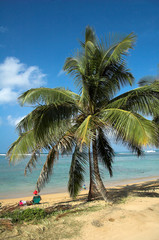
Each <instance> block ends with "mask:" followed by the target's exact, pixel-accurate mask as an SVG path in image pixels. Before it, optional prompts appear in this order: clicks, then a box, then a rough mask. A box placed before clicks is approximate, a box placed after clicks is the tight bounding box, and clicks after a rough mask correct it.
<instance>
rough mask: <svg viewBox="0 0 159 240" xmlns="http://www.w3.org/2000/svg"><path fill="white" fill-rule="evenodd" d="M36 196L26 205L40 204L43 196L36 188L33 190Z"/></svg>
mask: <svg viewBox="0 0 159 240" xmlns="http://www.w3.org/2000/svg"><path fill="white" fill-rule="evenodd" d="M33 194H34V196H33V199H32V200H31V201H26V205H32V204H39V203H40V201H41V196H40V195H39V194H38V191H37V190H35V191H34V192H33Z"/></svg>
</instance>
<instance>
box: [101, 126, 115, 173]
mask: <svg viewBox="0 0 159 240" xmlns="http://www.w3.org/2000/svg"><path fill="white" fill-rule="evenodd" d="M97 152H98V155H99V160H100V161H101V162H102V163H103V165H104V166H105V167H106V168H107V169H108V171H109V174H110V176H111V177H112V176H113V171H112V163H113V157H114V156H115V153H114V150H113V149H112V147H111V146H110V144H109V142H108V140H107V138H106V136H105V135H104V132H103V130H102V129H101V128H100V129H99V131H98V137H97Z"/></svg>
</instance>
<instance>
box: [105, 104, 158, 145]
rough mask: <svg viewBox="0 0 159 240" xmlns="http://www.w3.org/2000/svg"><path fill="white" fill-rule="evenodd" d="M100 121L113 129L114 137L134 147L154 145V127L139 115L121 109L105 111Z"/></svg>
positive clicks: (155, 131)
mask: <svg viewBox="0 0 159 240" xmlns="http://www.w3.org/2000/svg"><path fill="white" fill-rule="evenodd" d="M102 120H104V121H105V122H106V123H109V124H110V125H111V126H112V127H113V128H114V129H115V131H116V135H119V136H120V137H121V138H122V139H124V141H128V142H129V141H130V142H131V144H132V145H134V146H135V145H137V146H143V145H144V146H146V145H151V144H156V137H157V132H158V131H157V129H156V126H155V125H154V124H153V123H152V121H150V120H147V119H145V118H144V117H142V116H141V115H139V114H136V113H132V112H129V111H126V110H122V109H115V108H114V109H106V110H103V112H102Z"/></svg>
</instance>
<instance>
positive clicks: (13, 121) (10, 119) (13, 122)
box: [7, 115, 25, 126]
mask: <svg viewBox="0 0 159 240" xmlns="http://www.w3.org/2000/svg"><path fill="white" fill-rule="evenodd" d="M24 117H25V116H23V117H17V118H15V117H12V116H11V115H8V117H7V120H8V122H9V124H10V125H11V126H16V125H17V124H18V123H19V122H20V121H21V120H22V119H23V118H24Z"/></svg>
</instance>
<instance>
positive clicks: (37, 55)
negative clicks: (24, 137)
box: [0, 0, 159, 153]
mask: <svg viewBox="0 0 159 240" xmlns="http://www.w3.org/2000/svg"><path fill="white" fill-rule="evenodd" d="M158 12H159V1H158V0H144V1H141V0H134V1H133V0H111V1H107V0H105V1H104V0H103V1H102V0H26V1H24V0H19V1H18V0H14V1H13V0H10V1H9V0H1V1H0V153H5V152H6V151H7V150H8V148H9V145H10V144H11V143H12V142H13V141H14V140H16V138H17V134H16V131H15V125H16V123H18V121H19V120H20V119H21V118H22V117H23V116H25V115H26V114H27V113H29V112H30V111H31V109H30V108H29V107H25V108H22V107H20V106H19V105H18V103H17V100H16V99H17V97H18V96H19V95H20V94H21V93H22V92H24V91H26V90H27V89H29V88H32V87H40V86H44V87H51V88H53V87H57V86H64V87H66V88H67V87H68V88H69V89H70V90H73V91H75V88H74V85H73V81H72V79H71V78H69V77H68V76H65V74H64V73H63V72H62V71H61V70H62V67H63V64H64V61H65V59H66V57H69V56H70V55H72V54H73V53H74V52H75V51H76V49H77V48H79V43H78V40H79V39H83V38H84V31H85V27H86V26H87V25H90V26H92V27H94V29H95V31H96V33H97V35H98V36H99V37H100V36H104V35H106V34H108V33H109V32H111V33H121V34H129V33H130V32H134V33H135V34H136V35H137V42H136V46H135V48H134V50H132V51H131V52H130V56H129V57H128V67H129V68H130V69H131V72H132V73H133V75H134V77H135V84H134V86H133V87H137V82H138V80H139V79H140V78H141V77H143V76H145V75H156V74H157V65H158V64H159V25H158V23H159V14H158ZM128 89H130V88H128V87H125V88H124V89H123V90H126V91H127V90H128ZM123 149H124V148H123V147H121V146H119V145H118V146H116V147H115V150H116V151H119V150H123Z"/></svg>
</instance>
